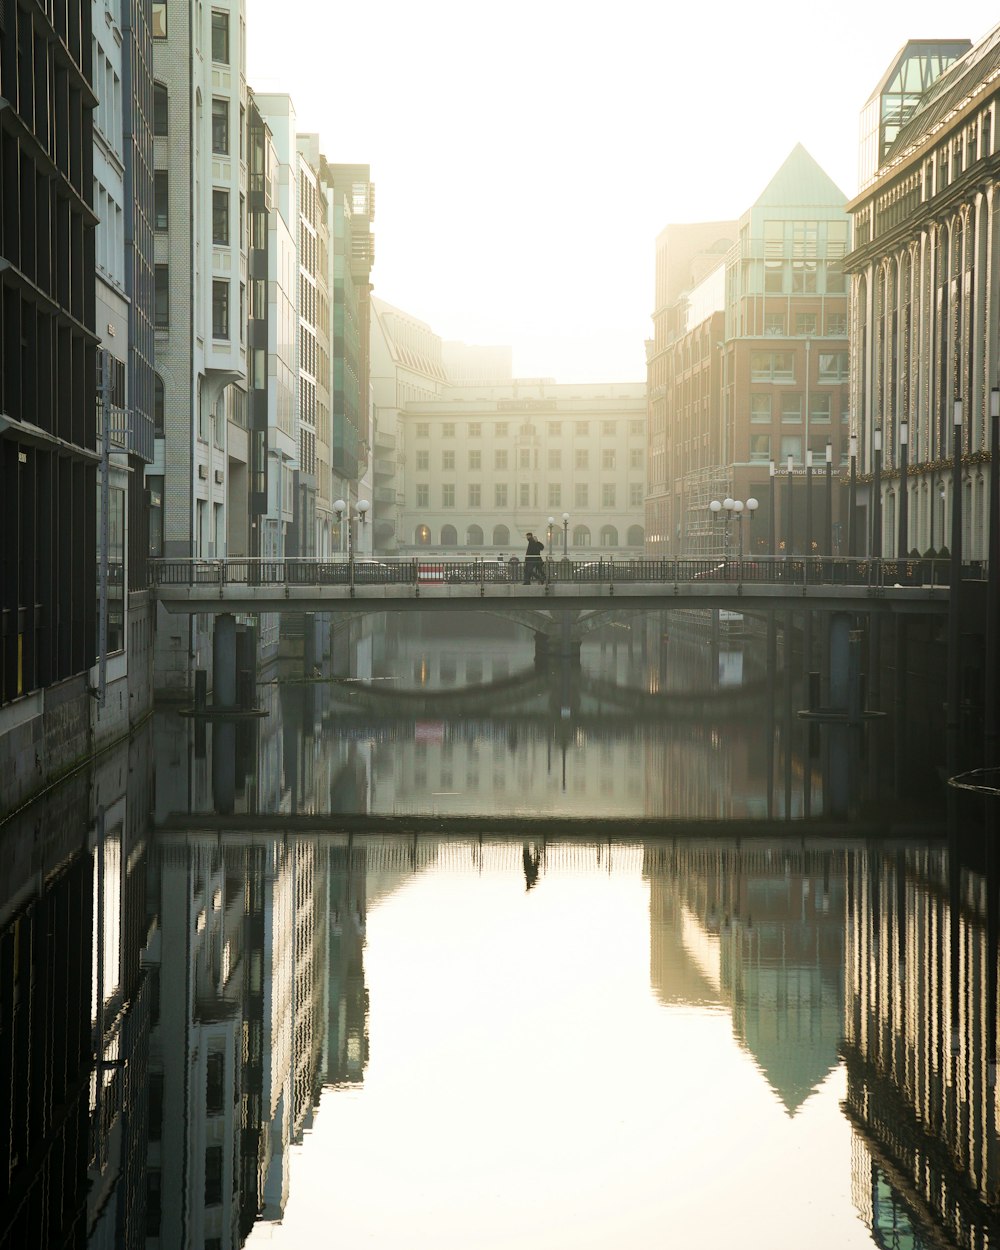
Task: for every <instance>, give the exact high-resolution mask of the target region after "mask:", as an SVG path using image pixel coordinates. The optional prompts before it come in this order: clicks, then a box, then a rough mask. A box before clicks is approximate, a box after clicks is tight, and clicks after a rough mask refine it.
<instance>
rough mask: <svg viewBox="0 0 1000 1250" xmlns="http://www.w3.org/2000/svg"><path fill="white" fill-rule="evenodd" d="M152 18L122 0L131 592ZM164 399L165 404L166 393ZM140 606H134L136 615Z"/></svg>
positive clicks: (152, 406)
mask: <svg viewBox="0 0 1000 1250" xmlns="http://www.w3.org/2000/svg"><path fill="white" fill-rule="evenodd" d="M152 16H153V4H152V0H124V2H123V4H122V8H121V20H122V36H123V43H122V126H123V138H124V152H125V196H124V209H125V214H124V216H125V290H126V293H127V295H128V298H129V330H128V408H129V412H130V422H129V430H128V452H129V468H130V469H131V470H132V474H133V481H134V482H135V483H136V487H137V488H136V489H135V490H130V491H129V494H128V502H129V515H128V527H127V533H128V538H129V550H128V560H127V568H128V589H129V591H130V592H132V593H134V592H142V591H145V590H146V589H147V588H148V586H149V570H148V565H147V560H148V558H149V506H148V505H149V500H148V498H147V497H146V494H145V492H144V491H143V490H141V489H139V486H140V485H141V484H142V482H143V475H142V470H143V466H144V465H146V464H149V463H150V461H151V460H152V459H153V437H154V417H155V416H156V411H157V396H156V395H155V394H154V377H155V375H154V371H153V365H154V350H155V349H154V332H153V36H152ZM159 399H160V401H161V403H162V391H161V392H160V395H159ZM161 416H162V414H161ZM161 431H162V419H161ZM136 606H137V605H133V612H132V613H131V615H132V616H133V617H134V616H135V614H136V613H135V611H134V609H135V607H136ZM130 663H131V661H130Z"/></svg>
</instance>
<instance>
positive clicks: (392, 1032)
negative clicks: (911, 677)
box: [0, 613, 1000, 1250]
mask: <svg viewBox="0 0 1000 1250" xmlns="http://www.w3.org/2000/svg"><path fill="white" fill-rule="evenodd" d="M412 619H413V618H410V622H412ZM410 622H408V623H407V625H406V628H405V630H404V629H403V628H401V627H394V626H391V625H390V627H389V628H388V629H387V630H386V631H385V632H384V633H383V632H379V633H376V634H374V635H372V634H369V633H366V632H365V631H364V630H361V631H359V633H358V636H357V637H355V638H353V639H349V640H347V643H346V644H345V642H344V640H343V639H341V640H339V643H338V642H335V645H334V646H333V648H332V650H331V652H330V654H328V655H325V656H322V657H321V659H320V661H319V662H318V663H317V665H316V666H315V668H313V669H312V670H311V671H310V672H308V673H306V672H305V670H304V669H303V666H302V663H301V661H299V662H296V661H295V660H294V659H292V660H288V661H286V662H283V663H282V664H281V665H279V666H276V667H275V670H274V672H273V673H272V674H271V675H270V676H269V678H268V680H266V681H262V682H261V683H260V685H259V687H258V690H257V705H258V709H259V713H260V714H259V715H255V716H247V717H243V718H239V719H235V720H233V719H224V718H218V719H213V718H208V719H200V718H195V717H192V716H191V715H188V714H185V712H184V710H182V709H170V710H164V711H162V712H158V713H157V715H156V716H155V718H154V719H153V721H151V722H150V723H148V724H147V726H146V727H145V728H144V730H143V731H142V732H141V733H140V734H139V735H137V736H136V738H135V739H134V740H133V741H132V742H131V743H129V744H127V745H126V746H123V747H122V748H121V749H119V750H117V751H114V752H110V753H108V754H107V755H106V756H104V757H102V758H101V759H100V760H99V761H98V763H97V765H96V767H95V768H94V769H93V770H88V771H87V772H85V773H80V774H78V775H77V776H76V777H74V778H72V779H71V780H70V781H69V782H67V783H66V785H64V786H63V787H61V788H60V789H59V790H58V791H56V792H54V793H53V794H52V795H50V796H48V798H47V799H46V801H45V802H44V803H43V804H39V805H36V806H35V807H33V808H31V809H28V810H26V811H25V812H23V813H21V814H20V815H19V816H18V817H17V818H15V819H14V820H13V821H11V822H9V823H8V825H7V826H6V827H5V828H3V830H2V833H3V836H4V847H5V852H6V856H5V861H4V864H3V869H2V886H3V894H2V902H3V912H2V915H0V956H2V964H0V977H2V981H0V984H2V986H3V1015H2V1016H0V1043H2V1050H0V1053H2V1055H3V1063H4V1069H5V1075H6V1076H7V1077H8V1078H9V1079H5V1081H4V1082H3V1085H2V1087H3V1088H4V1090H5V1091H6V1093H5V1099H6V1102H7V1105H6V1107H5V1116H4V1120H5V1122H8V1121H9V1123H10V1126H11V1130H10V1135H9V1136H10V1147H9V1167H8V1169H7V1171H6V1172H5V1173H0V1175H3V1176H7V1177H8V1178H9V1179H8V1180H7V1181H6V1183H5V1184H4V1195H3V1200H2V1201H3V1208H2V1209H3V1224H2V1226H0V1231H2V1240H0V1245H5V1246H6V1245H10V1246H39V1247H41V1246H49V1245H63V1244H66V1245H81V1246H88V1247H90V1246H94V1247H112V1246H125V1247H131V1246H145V1247H150V1246H157V1247H178V1248H185V1250H186V1248H188V1247H191V1248H192V1250H194V1248H198V1250H201V1248H202V1247H204V1248H205V1250H222V1248H223V1247H236V1246H241V1245H246V1246H248V1247H254V1246H264V1245H266V1246H274V1247H289V1248H291V1247H295V1248H296V1250H298V1248H300V1247H312V1246H317V1247H321V1246H344V1247H362V1246H364V1247H369V1246H370V1247H382V1248H385V1250H423V1248H425V1247H426V1248H427V1250H431V1248H433V1250H447V1248H450V1247H455V1248H458V1247H461V1248H462V1250H465V1248H467V1247H470V1246H476V1247H485V1248H490V1250H491V1248H494V1247H495V1248H497V1250H500V1248H503V1250H507V1248H508V1247H513V1246H518V1247H528V1248H538V1250H562V1248H564V1247H565V1248H566V1250H569V1248H572V1250H580V1248H581V1247H595V1248H596V1247H601V1248H604V1247H612V1246H614V1247H617V1246H624V1247H629V1248H630V1250H631V1248H635V1250H642V1248H645V1247H654V1246H655V1247H660V1246H663V1245H665V1244H679V1245H684V1246H691V1247H724V1246H725V1247H728V1246H731V1245H733V1244H740V1245H747V1246H752V1247H758V1246H759V1247H762V1248H763V1247H767V1248H768V1250H773V1248H782V1247H789V1248H791V1247H793V1246H795V1247H799V1246H801V1245H802V1244H808V1245H810V1246H815V1247H819V1248H821V1250H825V1248H826V1247H830V1248H831V1250H833V1248H834V1247H837V1248H839V1247H864V1246H870V1245H877V1246H900V1247H903V1246H906V1247H920V1246H954V1247H983V1248H985V1247H986V1246H988V1245H992V1244H995V1242H996V1239H997V1237H998V1235H1000V1222H998V1219H997V1211H998V1207H997V1202H998V1188H1000V1131H998V1112H1000V1106H998V1100H997V1087H996V1064H995V1056H996V1051H997V1036H996V1035H997V971H998V955H997V952H998V933H1000V924H998V916H997V906H996V903H997V897H998V891H997V888H996V865H995V862H994V860H995V857H994V855H993V853H992V851H991V849H990V845H989V844H987V843H986V842H985V840H984V838H983V835H982V832H981V827H980V824H979V823H978V820H977V817H978V815H980V814H981V813H980V812H979V809H978V808H976V807H975V805H974V803H973V805H972V806H968V805H966V806H961V807H956V804H955V803H954V802H952V803H948V802H946V801H945V800H946V795H947V787H945V785H944V784H943V781H942V779H941V776H940V769H939V767H938V766H937V763H936V756H937V750H936V745H935V738H934V735H933V733H931V732H929V731H928V726H927V718H926V717H922V716H914V715H913V714H912V706H919V698H918V696H917V695H916V694H914V695H912V696H911V698H912V701H913V702H912V704H911V711H910V713H909V714H907V715H905V716H902V717H901V716H899V715H898V712H899V708H900V703H899V699H898V697H896V695H893V696H891V697H890V696H889V695H887V693H886V691H885V690H883V691H878V690H876V691H875V692H872V691H871V688H870V686H869V687H868V689H867V707H868V710H869V711H872V712H875V711H879V710H884V711H885V713H886V714H885V715H883V716H872V717H870V718H869V719H868V720H867V721H866V722H865V726H864V728H863V729H861V730H851V731H849V732H848V731H845V730H844V729H843V727H842V726H839V725H837V724H831V723H828V721H825V720H824V719H823V718H822V717H820V718H819V719H818V720H817V719H810V718H809V717H808V716H803V715H801V713H802V712H807V711H808V710H809V709H810V708H812V709H813V710H815V709H816V707H817V706H819V705H821V704H822V699H820V700H819V704H818V703H817V698H816V692H817V689H821V683H820V686H819V687H818V686H817V680H816V679H815V678H810V675H809V674H810V671H811V670H812V668H813V667H814V664H815V657H816V656H817V655H819V654H821V648H819V647H818V646H812V645H806V646H805V647H804V648H803V647H802V646H801V645H800V644H799V643H797V642H796V641H795V635H794V634H793V633H792V632H790V631H783V632H782V637H780V638H775V636H774V634H773V632H771V633H769V632H768V631H767V629H766V628H764V629H763V630H761V629H757V628H755V627H753V626H752V625H751V624H750V623H748V622H744V621H742V620H741V619H739V618H735V619H733V620H731V621H725V622H723V623H722V624H721V625H717V626H715V627H712V626H710V625H708V624H707V623H706V621H705V620H704V619H702V618H699V617H697V616H695V615H694V614H682V613H674V614H671V615H666V614H665V615H664V617H663V619H662V621H660V622H658V623H657V626H656V628H655V629H650V628H648V623H647V627H645V628H643V629H641V630H640V629H636V628H634V627H633V626H632V624H631V623H630V622H629V621H628V618H624V619H623V621H622V622H621V623H618V624H612V625H610V626H608V627H607V628H605V629H604V630H602V631H601V632H599V633H596V634H594V635H593V636H590V637H588V638H585V639H584V642H583V644H582V647H581V651H580V656H579V662H578V663H576V662H569V660H567V659H563V658H560V657H559V656H556V657H554V658H549V659H548V660H547V662H546V663H539V662H537V656H536V653H535V648H534V645H533V643H532V641H531V639H530V637H529V636H527V635H525V634H521V633H519V632H516V631H514V630H512V629H507V628H504V627H502V626H500V625H496V626H491V627H487V629H486V630H480V631H478V632H477V633H476V635H475V636H470V635H469V634H468V633H463V632H461V629H460V626H458V625H453V624H452V623H450V622H449V621H448V620H447V619H441V620H439V621H434V622H431V621H426V620H424V619H423V618H418V622H419V623H418V624H417V625H414V624H412V623H410ZM786 638H787V639H788V641H787V643H786V642H785V639H786ZM807 641H808V640H807ZM805 654H807V655H809V657H810V659H809V661H808V662H807V661H806V660H805V659H804V658H803V656H804V655H805ZM894 689H896V690H898V684H897V685H896V686H894Z"/></svg>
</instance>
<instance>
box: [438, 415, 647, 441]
mask: <svg viewBox="0 0 1000 1250" xmlns="http://www.w3.org/2000/svg"><path fill="white" fill-rule="evenodd" d="M595 424H598V423H596V422H595ZM599 424H600V432H601V436H602V438H617V437H618V436H619V435H620V433H621V422H620V421H601V422H600V423H599ZM461 425H462V431H463V433H465V434H467V435H468V436H469V437H470V438H481V437H482V434H483V426H484V425H486V426H487V427H488V428H491V429H492V430H493V433H494V434H495V435H496V437H497V438H508V437H509V430H510V422H508V421H487V422H483V421H463V422H462V423H461ZM564 425H565V426H567V427H568V426H570V425H572V429H573V433H574V434H575V435H576V436H577V437H586V436H588V435H589V434H590V425H591V423H590V422H589V421H573V422H569V421H547V422H546V432H547V434H548V435H549V437H550V438H555V437H558V436H559V435H560V434H562V433H563V426H564ZM457 426H458V422H455V421H442V422H441V428H440V433H441V437H442V438H454V437H455V433H456V429H457ZM414 429H415V433H416V436H417V438H430V433H431V426H430V422H429V421H416V422H414ZM645 430H646V423H645V422H644V421H642V420H636V419H634V418H633V419H631V420H630V421H629V423H628V432H629V434H631V435H633V436H635V437H641V436H642V435H643V434H645ZM518 433H520V434H526V435H534V434H535V433H536V430H535V427H534V426H533V425H530V424H525V425H522V426H521V427H520V429H519V431H518Z"/></svg>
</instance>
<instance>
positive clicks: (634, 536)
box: [626, 525, 646, 547]
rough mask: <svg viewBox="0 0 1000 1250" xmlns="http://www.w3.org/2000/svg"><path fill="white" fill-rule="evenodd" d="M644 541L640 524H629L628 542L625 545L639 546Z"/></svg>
mask: <svg viewBox="0 0 1000 1250" xmlns="http://www.w3.org/2000/svg"><path fill="white" fill-rule="evenodd" d="M645 541H646V537H645V535H644V534H643V532H642V526H641V525H630V526H629V527H628V542H627V544H626V545H627V546H629V547H641V546H642V544H643V543H644V542H645Z"/></svg>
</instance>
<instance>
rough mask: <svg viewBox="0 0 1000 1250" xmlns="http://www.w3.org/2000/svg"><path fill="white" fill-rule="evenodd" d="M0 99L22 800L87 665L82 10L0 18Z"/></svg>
mask: <svg viewBox="0 0 1000 1250" xmlns="http://www.w3.org/2000/svg"><path fill="white" fill-rule="evenodd" d="M0 98H2V99H3V101H4V104H5V105H6V107H4V108H2V109H0V533H2V534H3V542H2V544H0V770H2V773H3V775H4V776H5V777H8V778H9V777H11V776H17V777H18V783H17V784H18V785H20V786H23V787H24V789H25V791H28V790H31V789H35V788H37V786H38V784H39V783H40V782H41V780H43V778H44V777H45V776H46V775H50V774H51V773H52V772H54V771H59V770H60V768H62V767H65V766H66V765H67V764H69V763H70V762H71V761H73V760H75V759H77V758H79V756H80V754H81V753H82V751H83V750H84V749H85V747H86V740H87V733H88V724H89V709H88V706H87V704H88V699H87V694H86V676H87V669H88V668H89V666H90V665H92V664H93V662H94V657H95V650H96V619H97V618H96V595H95V562H96V553H95V545H96V543H95V533H96V475H95V472H94V466H95V461H96V452H95V448H96V395H95V386H96V367H95V354H96V345H95V336H94V284H95V269H94V260H95V258H94V231H93V226H94V220H95V219H94V213H93V209H92V207H91V200H92V183H93V151H92V117H91V111H92V109H93V107H94V105H95V103H96V101H95V97H94V93H93V90H92V88H91V10H90V0H50V2H49V3H47V4H46V5H44V6H43V5H42V4H39V3H36V2H33V0H23V2H22V0H19V2H18V3H16V4H11V3H9V0H5V2H4V3H0ZM54 687H58V692H54V691H53V688H54ZM39 691H45V692H47V697H46V698H38V699H37V703H36V706H35V707H34V708H29V709H27V711H26V709H25V707H24V706H23V705H22V706H21V707H20V708H18V709H17V710H16V712H15V713H14V714H8V713H9V712H10V704H12V703H13V702H14V701H15V700H21V699H24V698H26V697H29V696H33V695H36V692H39ZM15 721H16V724H17V728H16V729H15V728H14V724H15ZM39 721H40V722H41V724H40V725H39V723H38V722H39ZM39 730H41V733H39ZM29 758H30V765H31V767H30V770H29V771H30V776H29V777H27V778H25V776H24V769H23V765H24V764H25V761H26V760H28V759H29ZM18 765H21V766H22V767H20V768H19V767H18ZM14 789H16V787H15V786H11V785H7V786H5V789H4V793H3V797H2V800H0V812H2V811H3V810H5V809H6V808H8V806H10V805H11V800H12V799H14V800H15V801H16V800H17V798H18V797H19V794H12V793H11V791H12V790H14Z"/></svg>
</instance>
